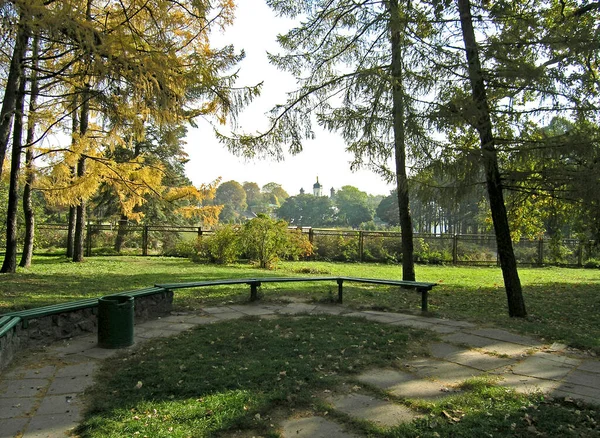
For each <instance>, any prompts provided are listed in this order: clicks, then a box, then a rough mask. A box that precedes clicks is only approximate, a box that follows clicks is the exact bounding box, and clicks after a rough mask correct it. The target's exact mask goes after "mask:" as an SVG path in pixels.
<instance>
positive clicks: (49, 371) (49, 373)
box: [5, 365, 57, 380]
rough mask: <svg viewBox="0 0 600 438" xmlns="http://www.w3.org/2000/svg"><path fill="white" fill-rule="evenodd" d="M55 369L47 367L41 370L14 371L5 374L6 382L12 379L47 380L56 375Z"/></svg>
mask: <svg viewBox="0 0 600 438" xmlns="http://www.w3.org/2000/svg"><path fill="white" fill-rule="evenodd" d="M56 370H57V367H56V366H54V365H47V366H44V367H41V368H30V369H15V370H12V371H10V372H8V373H6V375H5V378H6V380H13V379H49V378H51V377H53V376H54V373H56Z"/></svg>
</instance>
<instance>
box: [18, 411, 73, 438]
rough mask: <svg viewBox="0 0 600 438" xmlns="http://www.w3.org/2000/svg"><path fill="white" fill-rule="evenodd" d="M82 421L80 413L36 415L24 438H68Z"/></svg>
mask: <svg viewBox="0 0 600 438" xmlns="http://www.w3.org/2000/svg"><path fill="white" fill-rule="evenodd" d="M80 421H81V416H80V413H79V412H66V413H64V414H54V415H36V416H35V417H33V418H32V419H31V422H30V423H29V426H27V429H26V431H25V433H24V434H23V438H58V437H65V436H67V432H68V431H69V430H72V429H74V428H75V427H77V425H78V424H79V422H80Z"/></svg>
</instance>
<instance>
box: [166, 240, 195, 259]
mask: <svg viewBox="0 0 600 438" xmlns="http://www.w3.org/2000/svg"><path fill="white" fill-rule="evenodd" d="M194 254H196V248H195V242H194V241H193V240H179V241H177V242H175V243H174V245H169V246H168V247H165V249H164V252H163V255H165V256H167V257H187V258H190V257H193V256H194Z"/></svg>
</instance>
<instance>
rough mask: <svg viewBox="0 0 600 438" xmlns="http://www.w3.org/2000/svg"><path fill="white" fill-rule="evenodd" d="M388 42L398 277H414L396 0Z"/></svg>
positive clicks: (398, 19) (391, 7)
mask: <svg viewBox="0 0 600 438" xmlns="http://www.w3.org/2000/svg"><path fill="white" fill-rule="evenodd" d="M389 10H390V32H391V37H390V42H391V46H392V65H391V67H392V81H393V84H392V100H393V109H392V111H393V128H394V154H395V159H396V188H397V189H398V210H399V219H400V231H401V239H402V279H403V280H405V281H414V280H415V264H414V255H413V253H414V247H413V228H412V218H411V216H410V206H409V197H408V178H407V176H406V134H405V130H404V124H405V122H406V117H405V102H404V97H405V96H404V87H403V80H404V72H403V66H402V30H403V27H402V22H401V20H400V10H399V8H398V0H390V2H389Z"/></svg>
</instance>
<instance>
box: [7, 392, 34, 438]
mask: <svg viewBox="0 0 600 438" xmlns="http://www.w3.org/2000/svg"><path fill="white" fill-rule="evenodd" d="M37 401H38V399H37V398H36V397H21V398H18V399H17V398H0V421H1V420H9V419H11V418H15V417H23V416H25V415H27V414H28V413H29V412H31V410H32V409H33V408H34V407H35V406H36V403H37ZM0 430H2V428H1V427H0ZM0 435H1V433H0Z"/></svg>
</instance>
